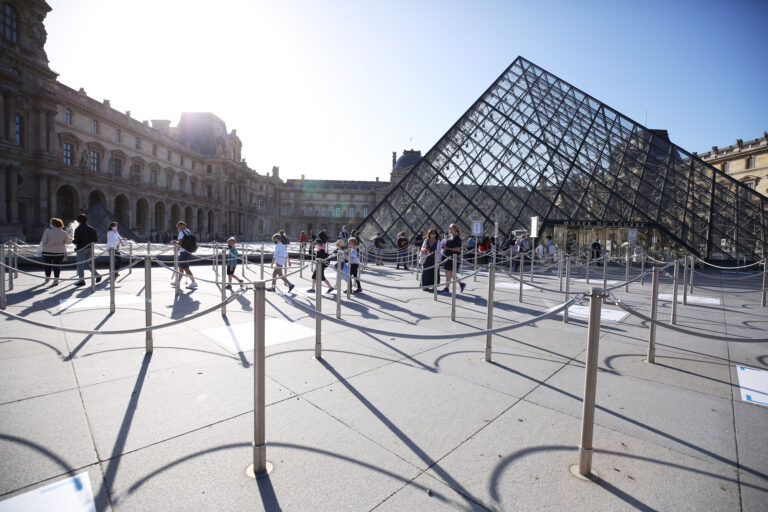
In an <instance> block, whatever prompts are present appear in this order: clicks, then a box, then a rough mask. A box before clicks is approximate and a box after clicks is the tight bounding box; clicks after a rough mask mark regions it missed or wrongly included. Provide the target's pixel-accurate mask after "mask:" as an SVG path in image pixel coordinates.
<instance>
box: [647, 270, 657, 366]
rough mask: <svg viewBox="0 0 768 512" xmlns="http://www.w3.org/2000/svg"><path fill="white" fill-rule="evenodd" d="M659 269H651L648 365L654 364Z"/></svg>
mask: <svg viewBox="0 0 768 512" xmlns="http://www.w3.org/2000/svg"><path fill="white" fill-rule="evenodd" d="M658 295H659V267H653V282H652V284H651V318H652V319H653V322H651V326H650V329H648V359H647V361H648V362H649V363H655V362H656V307H657V306H658V304H659V298H658Z"/></svg>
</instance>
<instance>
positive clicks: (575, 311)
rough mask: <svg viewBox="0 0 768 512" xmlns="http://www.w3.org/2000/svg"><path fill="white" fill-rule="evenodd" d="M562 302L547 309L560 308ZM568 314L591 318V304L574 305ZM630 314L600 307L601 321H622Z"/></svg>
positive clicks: (548, 310)
mask: <svg viewBox="0 0 768 512" xmlns="http://www.w3.org/2000/svg"><path fill="white" fill-rule="evenodd" d="M561 305H562V304H558V305H557V306H553V307H551V308H549V309H547V313H549V312H550V311H554V310H556V309H557V308H559V307H560V306H561ZM568 316H577V317H579V318H587V319H588V318H589V306H579V305H573V306H571V307H569V308H568ZM628 316H629V313H627V312H625V311H622V310H620V309H607V308H601V309H600V321H601V322H621V321H622V320H624V319H625V318H627V317H628Z"/></svg>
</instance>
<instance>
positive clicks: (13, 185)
mask: <svg viewBox="0 0 768 512" xmlns="http://www.w3.org/2000/svg"><path fill="white" fill-rule="evenodd" d="M18 198H19V168H18V167H16V166H15V165H11V166H10V167H9V168H8V208H9V209H10V212H9V213H10V215H9V216H8V221H9V222H11V224H16V223H18V222H19V199H18Z"/></svg>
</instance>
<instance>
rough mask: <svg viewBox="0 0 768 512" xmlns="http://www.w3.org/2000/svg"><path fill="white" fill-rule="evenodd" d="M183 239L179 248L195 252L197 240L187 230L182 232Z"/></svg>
mask: <svg viewBox="0 0 768 512" xmlns="http://www.w3.org/2000/svg"><path fill="white" fill-rule="evenodd" d="M183 233H184V237H183V238H182V239H181V248H182V249H184V250H185V251H187V252H196V251H197V238H195V235H193V234H192V233H191V232H190V231H189V230H188V229H185V230H184V231H183Z"/></svg>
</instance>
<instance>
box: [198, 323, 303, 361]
mask: <svg viewBox="0 0 768 512" xmlns="http://www.w3.org/2000/svg"><path fill="white" fill-rule="evenodd" d="M200 332H202V333H203V335H204V336H206V337H207V338H209V339H210V340H211V341H213V342H214V343H216V344H217V345H219V346H220V347H221V348H223V349H224V350H226V351H228V352H231V353H232V354H237V353H238V352H247V351H249V350H253V322H245V323H242V324H231V325H224V326H222V327H211V328H210V329H203V330H202V331H200ZM264 335H265V338H266V339H265V340H264V344H265V346H267V347H269V346H272V345H279V344H281V343H288V342H289V341H295V340H300V339H303V338H313V339H314V337H315V330H314V329H310V328H309V327H304V326H303V325H300V324H297V323H296V322H290V321H288V320H283V319H282V318H270V319H269V320H266V321H265V322H264Z"/></svg>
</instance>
